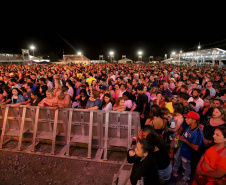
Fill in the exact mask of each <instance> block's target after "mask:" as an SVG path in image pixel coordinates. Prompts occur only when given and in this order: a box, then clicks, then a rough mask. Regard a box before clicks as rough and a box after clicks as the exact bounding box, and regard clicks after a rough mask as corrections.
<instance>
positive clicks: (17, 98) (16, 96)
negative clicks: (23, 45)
mask: <svg viewBox="0 0 226 185" xmlns="http://www.w3.org/2000/svg"><path fill="white" fill-rule="evenodd" d="M21 102H25V100H24V97H23V96H22V95H21V93H20V90H19V89H17V88H13V89H12V98H11V104H13V106H19V105H20V103H21Z"/></svg>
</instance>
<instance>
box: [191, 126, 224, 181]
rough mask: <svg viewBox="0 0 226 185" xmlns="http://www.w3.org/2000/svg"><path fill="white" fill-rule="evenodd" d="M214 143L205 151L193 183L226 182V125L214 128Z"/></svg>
mask: <svg viewBox="0 0 226 185" xmlns="http://www.w3.org/2000/svg"><path fill="white" fill-rule="evenodd" d="M213 141H214V143H215V144H214V145H213V146H212V147H210V148H209V149H207V150H206V151H205V154H204V155H203V156H202V157H201V158H200V161H199V163H198V165H197V168H196V173H195V174H194V181H193V183H192V185H200V184H208V185H211V184H225V182H226V176H225V175H226V125H225V124H223V125H221V126H219V127H218V128H216V129H215V130H214V135H213Z"/></svg>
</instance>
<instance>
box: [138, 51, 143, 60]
mask: <svg viewBox="0 0 226 185" xmlns="http://www.w3.org/2000/svg"><path fill="white" fill-rule="evenodd" d="M142 54H143V52H142V51H138V62H139V61H142ZM139 59H140V60H139Z"/></svg>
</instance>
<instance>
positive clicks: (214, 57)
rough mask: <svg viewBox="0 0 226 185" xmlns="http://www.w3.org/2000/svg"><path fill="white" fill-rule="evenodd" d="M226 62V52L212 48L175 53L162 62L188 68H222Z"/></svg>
mask: <svg viewBox="0 0 226 185" xmlns="http://www.w3.org/2000/svg"><path fill="white" fill-rule="evenodd" d="M223 61H226V51H225V50H223V49H219V48H211V49H204V50H197V51H189V52H180V53H177V54H176V53H173V54H171V55H170V58H169V59H165V60H163V61H161V62H162V63H166V64H178V65H187V66H200V65H213V66H214V65H216V66H218V67H221V66H222V65H223Z"/></svg>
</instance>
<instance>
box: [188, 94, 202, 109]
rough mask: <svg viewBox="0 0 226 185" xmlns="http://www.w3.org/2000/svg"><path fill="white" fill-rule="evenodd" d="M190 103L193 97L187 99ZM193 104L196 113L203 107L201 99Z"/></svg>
mask: <svg viewBox="0 0 226 185" xmlns="http://www.w3.org/2000/svg"><path fill="white" fill-rule="evenodd" d="M192 101H194V99H193V97H190V98H189V99H188V102H192ZM195 103H196V106H195V111H196V112H198V111H199V109H200V108H201V107H203V104H204V101H203V100H202V99H201V98H199V99H198V100H197V101H196V102H195Z"/></svg>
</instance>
